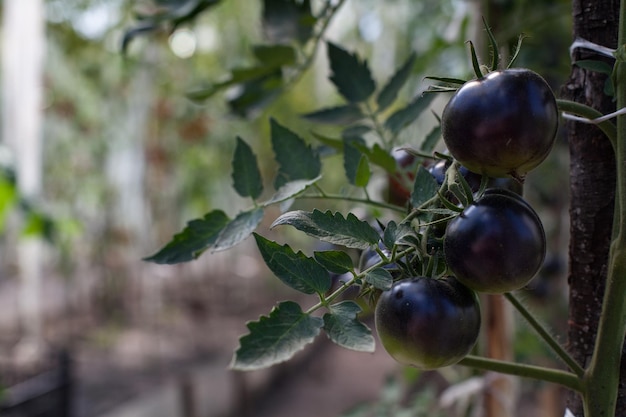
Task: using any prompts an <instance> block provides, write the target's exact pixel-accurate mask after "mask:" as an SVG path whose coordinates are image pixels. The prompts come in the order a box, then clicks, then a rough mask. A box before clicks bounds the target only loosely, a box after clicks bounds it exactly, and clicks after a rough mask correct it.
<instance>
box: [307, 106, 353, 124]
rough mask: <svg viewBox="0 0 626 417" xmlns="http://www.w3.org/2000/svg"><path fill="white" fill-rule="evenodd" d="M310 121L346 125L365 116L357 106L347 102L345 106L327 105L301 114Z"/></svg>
mask: <svg viewBox="0 0 626 417" xmlns="http://www.w3.org/2000/svg"><path fill="white" fill-rule="evenodd" d="M302 117H303V118H305V119H307V120H310V121H311V122H316V123H324V124H329V125H340V126H341V125H347V124H350V123H354V122H358V121H359V120H361V119H363V117H365V116H364V115H363V113H362V112H361V109H360V108H359V106H356V105H354V104H347V105H345V106H337V107H329V108H325V109H320V110H317V111H314V112H311V113H306V114H303V115H302Z"/></svg>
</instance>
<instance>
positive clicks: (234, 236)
mask: <svg viewBox="0 0 626 417" xmlns="http://www.w3.org/2000/svg"><path fill="white" fill-rule="evenodd" d="M261 220H263V208H262V207H259V208H256V209H253V210H250V211H244V212H241V213H239V214H238V215H237V217H235V218H234V219H233V220H231V221H230V222H229V223H228V224H227V225H226V226H225V227H224V229H223V230H222V232H221V233H220V235H219V237H218V238H217V241H216V242H215V244H214V245H213V252H219V251H223V250H226V249H230V248H232V247H233V246H235V245H237V244H238V243H239V242H241V241H243V240H244V239H246V238H247V237H248V236H250V235H251V234H252V232H253V231H254V230H255V229H256V228H257V226H258V225H259V223H261Z"/></svg>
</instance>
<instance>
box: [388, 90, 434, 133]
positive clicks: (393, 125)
mask: <svg viewBox="0 0 626 417" xmlns="http://www.w3.org/2000/svg"><path fill="white" fill-rule="evenodd" d="M433 98H434V95H432V94H424V95H419V96H417V97H415V98H414V99H413V101H411V102H410V103H409V104H408V105H407V106H406V107H403V108H401V109H400V110H397V111H396V112H394V113H393V114H392V115H391V116H389V118H388V119H387V120H386V121H385V127H386V128H387V129H388V130H389V131H390V132H391V133H393V134H394V135H397V134H398V133H400V131H402V129H404V128H405V127H407V126H408V125H409V124H411V123H413V122H414V121H415V120H416V119H417V118H418V117H419V116H420V114H422V112H423V111H424V110H426V109H427V108H428V105H429V104H430V102H431V101H432V100H433Z"/></svg>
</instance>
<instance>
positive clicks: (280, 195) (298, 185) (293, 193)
mask: <svg viewBox="0 0 626 417" xmlns="http://www.w3.org/2000/svg"><path fill="white" fill-rule="evenodd" d="M321 178H322V177H321V176H319V177H316V178H313V179H312V180H295V181H290V182H288V183H286V184H284V185H283V186H282V187H280V188H279V189H278V190H277V191H276V193H275V194H274V195H273V196H272V197H271V198H270V199H269V200H267V201H265V202H263V203H261V206H263V207H267V206H269V205H271V204H276V203H282V202H283V201H286V200H289V199H291V198H294V197H297V196H298V194H300V193H302V192H303V191H304V190H306V189H307V188H308V187H310V186H311V185H313V184H315V183H316V182H318V181H319V180H320V179H321Z"/></svg>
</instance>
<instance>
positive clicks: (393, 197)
mask: <svg viewBox="0 0 626 417" xmlns="http://www.w3.org/2000/svg"><path fill="white" fill-rule="evenodd" d="M391 156H393V158H394V159H395V161H396V172H395V173H393V174H387V185H388V192H387V193H388V195H387V201H388V202H389V203H391V204H395V205H398V206H404V205H406V204H407V202H408V201H409V199H410V198H411V192H412V191H413V180H414V179H415V168H416V163H417V158H416V157H415V155H412V154H410V153H409V152H407V151H405V150H404V149H394V150H393V151H392V152H391Z"/></svg>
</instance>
